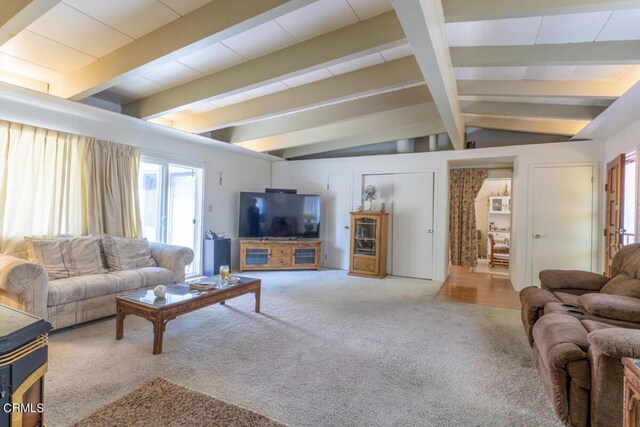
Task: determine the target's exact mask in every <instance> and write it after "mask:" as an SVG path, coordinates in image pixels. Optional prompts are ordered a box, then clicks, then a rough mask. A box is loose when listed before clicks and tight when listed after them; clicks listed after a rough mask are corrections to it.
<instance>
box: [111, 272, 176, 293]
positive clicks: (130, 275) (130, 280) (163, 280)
mask: <svg viewBox="0 0 640 427" xmlns="http://www.w3.org/2000/svg"><path fill="white" fill-rule="evenodd" d="M108 275H109V276H115V277H118V278H119V279H120V280H122V281H124V282H126V283H127V284H126V289H137V288H146V287H149V286H157V285H169V284H172V283H173V276H174V274H173V271H171V270H168V269H166V268H162V267H143V268H138V269H135V270H124V271H112V272H110V273H108Z"/></svg>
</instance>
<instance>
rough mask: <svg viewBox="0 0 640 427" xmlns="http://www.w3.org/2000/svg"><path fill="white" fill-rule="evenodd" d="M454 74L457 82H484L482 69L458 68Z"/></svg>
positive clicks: (454, 70)
mask: <svg viewBox="0 0 640 427" xmlns="http://www.w3.org/2000/svg"><path fill="white" fill-rule="evenodd" d="M453 74H454V76H456V79H457V80H482V68H480V67H456V68H454V69H453Z"/></svg>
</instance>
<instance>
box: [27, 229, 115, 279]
mask: <svg viewBox="0 0 640 427" xmlns="http://www.w3.org/2000/svg"><path fill="white" fill-rule="evenodd" d="M25 240H26V241H27V245H28V248H29V251H28V253H29V259H30V260H31V261H33V262H35V263H37V264H40V265H42V266H43V267H44V268H45V269H46V270H47V274H48V275H49V278H50V279H52V280H56V279H61V278H65V277H75V276H83V275H89V274H102V273H106V272H107V270H106V269H105V268H104V265H103V263H102V255H101V253H100V239H99V238H97V237H93V236H84V237H76V238H36V237H25Z"/></svg>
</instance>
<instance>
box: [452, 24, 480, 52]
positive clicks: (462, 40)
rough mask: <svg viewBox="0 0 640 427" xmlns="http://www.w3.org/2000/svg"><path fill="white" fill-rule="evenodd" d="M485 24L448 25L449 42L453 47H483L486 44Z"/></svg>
mask: <svg viewBox="0 0 640 427" xmlns="http://www.w3.org/2000/svg"><path fill="white" fill-rule="evenodd" d="M483 27H484V23H483V22H481V21H475V22H453V23H450V24H446V27H445V28H446V30H447V41H448V42H449V46H451V47H468V46H482V45H483V43H484V37H483V34H484V29H483Z"/></svg>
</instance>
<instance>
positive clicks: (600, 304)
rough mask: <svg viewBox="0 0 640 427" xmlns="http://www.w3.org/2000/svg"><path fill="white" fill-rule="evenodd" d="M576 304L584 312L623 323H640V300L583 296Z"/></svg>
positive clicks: (596, 295)
mask: <svg viewBox="0 0 640 427" xmlns="http://www.w3.org/2000/svg"><path fill="white" fill-rule="evenodd" d="M578 302H579V303H580V305H581V306H582V307H583V308H584V310H585V311H586V312H588V313H589V314H592V315H594V316H598V317H603V318H606V319H614V320H622V321H624V322H638V321H640V299H638V298H630V297H625V296H619V295H607V294H585V295H582V296H581V297H579V298H578Z"/></svg>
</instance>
